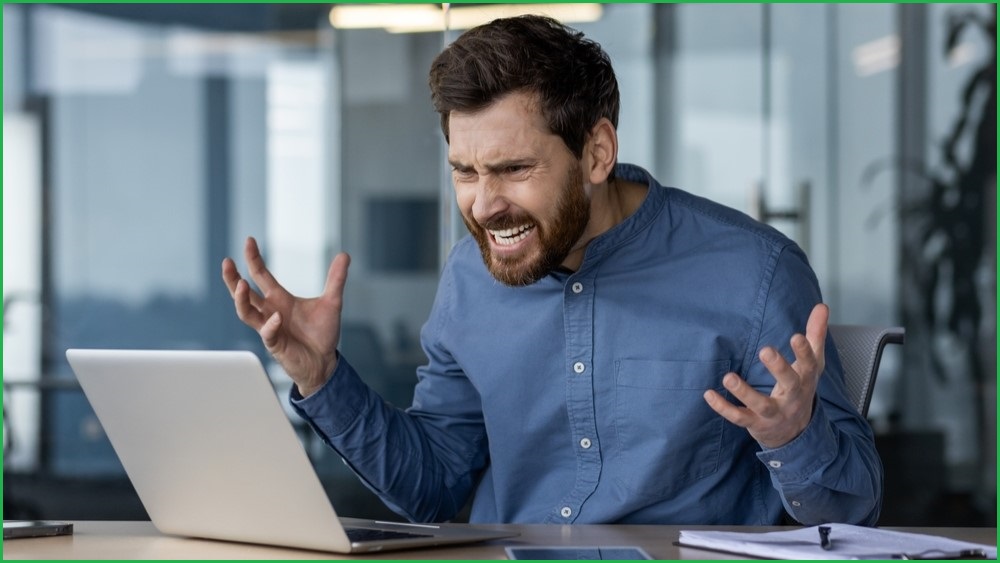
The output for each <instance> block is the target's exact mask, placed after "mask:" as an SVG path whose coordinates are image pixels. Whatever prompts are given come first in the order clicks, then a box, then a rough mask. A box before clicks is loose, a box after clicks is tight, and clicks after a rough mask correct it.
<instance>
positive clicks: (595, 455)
mask: <svg viewBox="0 0 1000 563" xmlns="http://www.w3.org/2000/svg"><path fill="white" fill-rule="evenodd" d="M590 276H591V277H589V278H588V277H587V275H586V274H582V273H580V272H578V273H577V274H574V275H573V276H571V277H570V279H569V280H567V282H566V285H565V289H564V292H563V324H564V327H565V334H566V354H567V356H566V358H567V361H568V363H567V373H566V377H567V378H569V381H568V384H567V386H566V389H567V396H566V407H567V413H568V415H569V421H570V430H571V432H572V439H573V440H574V446H575V448H574V451H575V452H576V454H575V455H576V458H577V464H576V465H577V472H576V478H575V480H574V483H573V488H572V489H571V490H570V491H568V493H567V494H566V495H565V496H564V497H563V498H562V501H561V502H560V503H559V504H558V505H557V506H556V507H555V514H556V515H557V516H555V517H554V518H552V521H554V522H562V523H568V522H574V521H576V519H577V518H579V517H580V512H581V507H582V506H583V503H584V501H586V499H587V498H588V497H589V496H590V495H591V494H592V493H593V492H594V489H596V488H597V479H598V476H599V475H600V471H601V458H600V444H599V442H598V440H597V421H596V420H595V419H594V400H595V398H594V392H593V390H594V385H593V377H594V376H595V374H594V366H593V358H594V351H593V331H594V319H593V314H594V303H593V300H594V293H593V291H592V288H593V280H592V276H593V274H592V273H591V274H590Z"/></svg>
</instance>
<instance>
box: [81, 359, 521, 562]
mask: <svg viewBox="0 0 1000 563" xmlns="http://www.w3.org/2000/svg"><path fill="white" fill-rule="evenodd" d="M66 357H67V359H68V360H69V363H70V366H71V367H72V368H73V371H74V373H75V374H76V376H77V379H78V380H79V382H80V386H81V387H82V388H83V391H84V394H85V395H86V397H87V400H88V401H89V402H90V404H91V406H92V407H93V409H94V412H95V414H96V415H97V418H98V420H99V421H100V423H101V425H102V426H103V428H104V431H105V432H106V433H107V436H108V439H109V440H110V442H111V445H112V446H113V447H114V450H115V453H116V454H117V455H118V458H119V459H120V460H121V463H122V465H123V466H124V468H125V472H126V473H127V474H128V477H129V479H130V480H131V481H132V485H133V486H134V487H135V490H136V492H137V493H138V495H139V498H140V500H141V501H142V503H143V506H144V507H145V508H146V511H147V513H148V514H149V516H150V519H151V520H152V522H153V524H154V525H155V526H156V527H157V529H159V530H160V531H161V532H163V533H166V534H174V535H181V536H194V537H201V538H212V539H222V540H230V541H241V542H249V543H259V544H268V545H282V546H290V547H299V548H306V549H316V550H323V551H333V552H339V553H348V552H357V551H379V550H383V549H399V548H406V547H418V546H424V545H441V544H446V543H465V542H472V541H479V540H485V539H495V538H500V537H510V536H513V535H516V534H515V533H511V532H506V531H499V530H493V529H488V528H480V527H473V526H459V525H455V526H448V525H440V526H438V525H432V526H427V525H412V524H405V523H390V524H386V525H378V524H377V523H375V522H373V521H363V520H357V519H345V521H348V520H349V521H350V523H351V524H352V525H357V526H364V525H367V527H369V528H382V529H387V530H389V531H401V532H406V531H412V532H415V533H416V534H417V535H418V536H419V537H402V538H395V539H385V538H384V537H381V538H378V537H376V538H372V539H370V540H368V541H351V540H350V539H349V538H348V532H347V531H345V529H344V526H343V524H342V521H341V520H340V519H339V518H338V516H337V514H336V512H335V510H334V508H333V506H332V505H331V504H330V501H329V498H328V497H327V495H326V492H325V491H324V489H323V486H322V484H321V483H320V480H319V477H318V476H317V475H316V472H315V470H314V469H313V466H312V463H311V462H310V460H309V458H308V456H307V455H306V453H305V450H304V448H303V447H302V444H301V442H300V441H299V438H298V436H297V435H296V434H295V431H294V429H293V428H292V425H291V422H290V421H289V420H288V418H287V416H286V414H285V412H284V411H283V409H282V408H281V404H280V402H279V399H278V397H277V395H276V394H275V392H274V389H273V387H272V385H271V382H270V380H269V379H268V377H267V373H266V372H265V371H264V367H263V365H262V364H261V363H260V360H259V359H258V358H257V356H255V355H254V354H252V353H250V352H245V351H153V350H81V349H70V350H67V352H66ZM377 535H382V536H384V535H385V534H377ZM391 535H396V534H391Z"/></svg>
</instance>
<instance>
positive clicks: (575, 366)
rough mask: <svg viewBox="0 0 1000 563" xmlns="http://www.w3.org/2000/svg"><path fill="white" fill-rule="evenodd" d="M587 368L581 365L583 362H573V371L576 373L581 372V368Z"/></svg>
mask: <svg viewBox="0 0 1000 563" xmlns="http://www.w3.org/2000/svg"><path fill="white" fill-rule="evenodd" d="M585 369H587V366H585V365H583V362H577V363H575V364H573V371H575V372H576V373H583V370H585Z"/></svg>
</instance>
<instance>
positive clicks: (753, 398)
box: [722, 373, 777, 418]
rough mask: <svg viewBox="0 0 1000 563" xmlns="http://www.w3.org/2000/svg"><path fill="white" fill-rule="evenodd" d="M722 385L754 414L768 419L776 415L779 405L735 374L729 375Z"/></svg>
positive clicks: (724, 378) (723, 379)
mask: <svg viewBox="0 0 1000 563" xmlns="http://www.w3.org/2000/svg"><path fill="white" fill-rule="evenodd" d="M722 385H723V386H724V387H725V388H726V390H727V391H729V393H730V394H731V395H732V396H733V397H735V398H736V399H738V400H739V401H740V402H741V403H743V405H744V406H745V407H746V408H747V409H749V410H750V411H753V413H754V414H756V415H759V416H762V417H764V418H768V417H771V416H773V415H774V413H775V410H776V409H777V405H775V403H774V401H773V400H771V398H770V397H768V396H767V395H764V394H763V393H761V392H760V391H758V390H756V389H754V388H753V387H751V386H750V385H749V384H748V383H747V382H746V381H744V380H743V378H741V377H740V376H738V375H736V374H735V373H727V374H726V376H725V377H723V378H722Z"/></svg>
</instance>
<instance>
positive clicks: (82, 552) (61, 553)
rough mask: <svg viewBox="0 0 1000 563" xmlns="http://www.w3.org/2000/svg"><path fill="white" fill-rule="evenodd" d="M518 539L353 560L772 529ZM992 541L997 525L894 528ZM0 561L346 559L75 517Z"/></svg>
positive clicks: (671, 549)
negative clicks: (59, 532)
mask: <svg viewBox="0 0 1000 563" xmlns="http://www.w3.org/2000/svg"><path fill="white" fill-rule="evenodd" d="M499 527H501V528H511V529H513V530H516V531H518V532H520V533H521V535H520V536H519V537H516V538H508V539H504V540H496V541H492V542H487V543H479V544H471V545H466V546H455V547H448V548H432V549H420V550H409V551H392V552H387V553H384V554H378V555H359V556H357V557H356V558H358V559H506V554H505V553H504V547H505V546H508V545H533V546H541V545H638V546H642V547H643V548H645V549H646V551H648V552H649V554H650V555H651V556H653V558H655V559H739V557H735V556H727V555H726V554H723V553H715V552H710V551H703V550H699V549H692V548H685V547H677V546H675V545H673V543H674V542H675V541H676V540H677V536H678V534H679V532H680V530H681V529H685V530H691V529H729V530H740V531H747V532H752V531H761V532H763V531H769V530H777V529H781V528H774V527H759V528H757V527H754V528H737V527H712V526H624V525H608V526H592V525H578V526H559V525H534V524H531V525H515V524H510V525H505V526H499ZM892 529H896V530H902V531H908V532H918V533H924V534H932V535H938V536H944V537H949V538H953V539H957V540H964V541H971V542H976V543H984V544H990V545H996V539H997V534H996V528H892ZM3 558H4V559H351V558H352V557H350V556H343V555H338V554H335V553H327V552H317V551H307V550H298V549H286V548H276V547H268V546H257V545H249V544H240V543H230V542H222V541H212V540H198V539H189V538H178V537H172V536H165V535H163V534H161V533H159V532H158V531H156V528H154V527H153V525H152V523H150V522H74V533H73V535H72V536H59V537H50V538H28V539H16V540H8V541H4V542H3Z"/></svg>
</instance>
